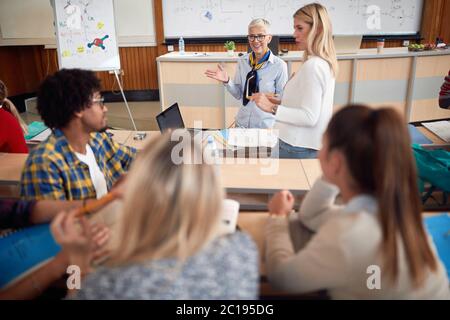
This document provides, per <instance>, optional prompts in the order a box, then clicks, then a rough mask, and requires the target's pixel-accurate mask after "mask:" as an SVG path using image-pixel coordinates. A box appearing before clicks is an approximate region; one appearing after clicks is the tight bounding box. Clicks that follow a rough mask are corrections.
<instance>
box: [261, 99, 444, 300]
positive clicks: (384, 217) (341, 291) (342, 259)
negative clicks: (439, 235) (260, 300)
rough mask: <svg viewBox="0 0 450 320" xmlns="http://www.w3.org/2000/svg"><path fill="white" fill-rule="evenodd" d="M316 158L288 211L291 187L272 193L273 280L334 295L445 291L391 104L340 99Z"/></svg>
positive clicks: (413, 295) (436, 294)
mask: <svg viewBox="0 0 450 320" xmlns="http://www.w3.org/2000/svg"><path fill="white" fill-rule="evenodd" d="M319 160H320V164H321V167H322V171H323V178H322V179H319V180H318V181H317V182H316V183H315V184H314V186H313V187H312V189H311V191H310V192H309V193H308V194H307V195H306V197H305V199H304V200H303V203H302V206H301V208H300V212H299V213H298V214H293V213H291V211H292V207H293V203H294V198H293V196H292V194H291V193H290V192H289V191H282V192H280V193H278V194H276V195H275V196H274V198H273V199H272V200H271V202H270V203H269V210H270V213H271V218H270V219H269V222H268V225H267V229H266V235H265V236H266V264H267V271H268V276H269V280H270V281H271V283H272V284H273V285H274V286H275V287H276V288H280V289H284V290H288V291H292V292H297V293H301V292H308V291H316V290H324V289H325V290H328V293H329V295H330V296H331V297H332V298H335V299H449V298H450V292H449V282H448V278H447V273H446V270H445V268H444V266H443V264H442V262H441V261H440V260H439V258H438V256H437V255H436V250H435V248H434V245H433V242H432V240H431V238H430V237H428V235H427V234H426V232H425V229H424V226H423V222H422V217H421V202H420V198H419V191H418V188H417V183H416V177H417V176H416V169H415V163H414V158H413V156H412V152H411V147H410V139H409V135H408V131H407V128H406V126H405V124H404V121H403V120H402V118H401V116H400V115H399V114H397V112H396V111H394V110H393V109H391V108H383V109H379V110H371V109H369V108H368V107H365V106H349V107H347V108H344V109H342V110H341V111H339V112H337V113H336V114H335V115H334V117H333V118H332V119H331V122H330V124H329V126H328V128H327V131H326V133H325V134H324V137H323V148H322V150H321V151H320V152H319ZM338 194H340V196H341V199H342V202H343V204H342V205H337V204H336V203H335V200H336V197H337V195H338ZM293 226H295V227H296V228H293ZM290 227H291V234H289V228H290ZM290 236H291V237H290ZM291 238H292V239H297V243H296V246H297V248H299V250H298V251H297V252H295V249H294V246H293V242H292V240H291ZM308 238H309V239H308ZM299 239H300V240H299ZM298 241H299V242H298Z"/></svg>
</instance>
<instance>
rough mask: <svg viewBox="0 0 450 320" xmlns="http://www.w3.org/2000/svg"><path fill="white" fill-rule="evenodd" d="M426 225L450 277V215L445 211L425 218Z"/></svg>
mask: <svg viewBox="0 0 450 320" xmlns="http://www.w3.org/2000/svg"><path fill="white" fill-rule="evenodd" d="M424 220H425V227H426V229H427V231H428V233H429V234H430V235H431V237H432V238H433V242H434V245H435V246H436V249H437V252H438V255H439V258H440V259H441V261H442V262H443V263H444V265H445V269H447V275H448V277H449V278H450V215H449V214H447V213H445V214H441V215H437V216H431V217H427V218H425V219H424Z"/></svg>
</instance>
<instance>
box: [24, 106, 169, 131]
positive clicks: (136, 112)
mask: <svg viewBox="0 0 450 320" xmlns="http://www.w3.org/2000/svg"><path fill="white" fill-rule="evenodd" d="M128 104H129V106H130V110H131V114H132V115H133V119H134V122H135V123H136V127H137V129H138V130H140V131H149V130H158V125H157V123H156V120H155V117H156V115H157V114H158V113H159V112H161V106H160V104H159V101H145V102H129V103H128ZM106 106H107V108H108V126H110V127H114V128H118V129H129V130H132V129H133V125H132V123H131V120H130V117H129V115H128V111H127V109H126V106H125V103H123V102H114V103H107V104H106ZM22 116H23V119H24V120H25V122H27V123H31V122H33V121H41V120H40V117H39V115H38V114H37V112H36V111H35V109H34V108H33V106H30V109H29V112H26V113H23V114H22Z"/></svg>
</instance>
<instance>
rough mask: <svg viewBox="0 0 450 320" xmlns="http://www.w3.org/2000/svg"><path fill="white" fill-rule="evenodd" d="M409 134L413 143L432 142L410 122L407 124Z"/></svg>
mask: <svg viewBox="0 0 450 320" xmlns="http://www.w3.org/2000/svg"><path fill="white" fill-rule="evenodd" d="M408 130H409V136H410V137H411V142H412V143H415V144H432V143H433V141H431V140H430V139H428V138H427V137H425V136H424V135H423V133H422V132H420V131H419V130H417V128H416V127H414V126H413V125H412V124H408Z"/></svg>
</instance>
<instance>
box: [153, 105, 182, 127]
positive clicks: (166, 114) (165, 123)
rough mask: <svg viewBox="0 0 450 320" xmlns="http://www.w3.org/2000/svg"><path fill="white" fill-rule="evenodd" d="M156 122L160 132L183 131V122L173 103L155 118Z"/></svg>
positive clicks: (178, 109) (177, 108)
mask: <svg viewBox="0 0 450 320" xmlns="http://www.w3.org/2000/svg"><path fill="white" fill-rule="evenodd" d="M156 122H158V126H159V130H160V131H161V132H163V131H166V130H167V129H184V122H183V118H182V117H181V112H180V108H179V107H178V103H174V104H173V105H171V106H170V107H169V108H167V109H166V110H164V111H163V112H161V113H160V114H158V115H157V116H156Z"/></svg>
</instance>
